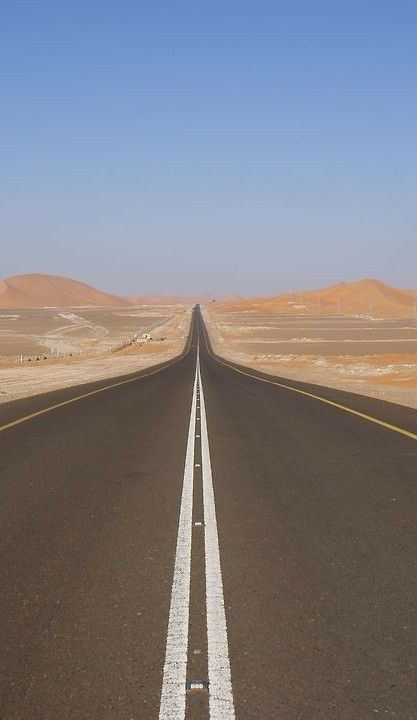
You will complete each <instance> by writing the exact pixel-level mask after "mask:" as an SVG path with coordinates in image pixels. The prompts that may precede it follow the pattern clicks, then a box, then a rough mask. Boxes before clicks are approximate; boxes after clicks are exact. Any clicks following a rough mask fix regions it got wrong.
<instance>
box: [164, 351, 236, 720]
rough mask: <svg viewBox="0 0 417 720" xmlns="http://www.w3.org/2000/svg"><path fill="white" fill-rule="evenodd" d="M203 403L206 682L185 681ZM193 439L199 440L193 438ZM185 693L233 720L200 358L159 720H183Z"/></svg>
mask: <svg viewBox="0 0 417 720" xmlns="http://www.w3.org/2000/svg"><path fill="white" fill-rule="evenodd" d="M198 391H199V395H200V403H201V454H202V478H203V506H204V523H202V522H200V521H196V522H195V523H194V525H195V526H200V525H203V524H204V551H205V571H206V608H207V647H208V671H209V683H208V684H207V682H206V681H205V680H202V681H198V680H197V681H192V680H190V681H187V676H186V673H187V650H188V626H189V609H190V581H191V542H192V525H193V522H192V515H193V481H194V466H195V467H200V465H199V464H198V463H196V464H195V465H194V451H195V445H194V443H195V439H194V434H195V426H196V422H197V420H198V418H197V413H196V410H197V408H196V406H197V393H198ZM196 437H199V435H197V436H196ZM186 689H188V690H203V689H208V690H209V715H210V720H235V711H234V704H233V693H232V682H231V674H230V660H229V648H228V641H227V626H226V613H225V609H224V597H223V580H222V574H221V565H220V551H219V538H218V531H217V520H216V508H215V501H214V490H213V479H212V471H211V461H210V449H209V441H208V432H207V420H206V411H205V403H204V393H203V386H202V382H201V373H200V354H199V348H197V364H196V372H195V378H194V389H193V399H192V403H191V413H190V424H189V428H188V441H187V453H186V459H185V467H184V477H183V489H182V497H181V509H180V519H179V524H178V537H177V548H176V554H175V568H174V579H173V583H172V592H171V606H170V611H169V621H168V633H167V644H166V653H165V664H164V673H163V681H162V692H161V704H160V709H159V720H184V719H185V710H186Z"/></svg>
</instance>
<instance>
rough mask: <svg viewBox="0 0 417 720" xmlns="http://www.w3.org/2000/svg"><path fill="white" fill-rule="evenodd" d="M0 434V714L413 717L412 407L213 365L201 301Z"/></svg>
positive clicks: (32, 718) (8, 422)
mask: <svg viewBox="0 0 417 720" xmlns="http://www.w3.org/2000/svg"><path fill="white" fill-rule="evenodd" d="M255 375H256V377H255ZM104 388H105V389H104ZM290 388H291V389H290ZM51 408H52V409H51ZM0 426H1V427H0V458H1V460H0V462H1V483H0V537H1V554H0V572H1V578H2V590H1V599H0V631H1V632H0V717H1V718H2V720H52V719H53V720H78V719H80V720H139V719H142V718H143V719H144V720H150V719H151V718H155V719H159V720H164V719H167V718H169V719H172V720H180V719H182V718H184V717H186V718H187V720H197V718H199V719H203V718H211V720H234V718H237V719H238V720H257V719H258V718H259V719H263V718H265V719H266V718H268V720H270V719H271V718H274V719H277V720H315V718H320V720H323V719H324V720H327V719H331V718H337V719H341V720H345V719H346V720H357V719H358V718H360V719H362V718H365V719H366V718H375V717H381V718H382V717H384V718H398V719H399V720H411V719H413V718H417V703H416V668H415V664H416V637H417V572H416V568H417V533H416V526H417V474H416V458H417V412H415V411H413V410H411V409H407V408H404V407H400V406H396V405H391V404H389V403H384V402H381V401H377V400H374V399H370V398H364V397H360V396H357V395H351V394H348V393H344V392H339V391H336V390H330V389H328V388H319V387H314V386H308V385H305V384H302V383H296V382H294V381H286V380H281V381H279V380H278V381H277V380H274V379H273V378H268V377H267V376H262V374H260V373H258V374H257V373H255V372H254V371H251V370H245V369H244V368H239V367H237V366H236V367H232V366H231V365H230V364H228V363H224V362H221V361H220V360H219V359H218V358H216V357H214V356H213V353H212V351H211V349H210V347H209V345H208V342H207V336H206V332H205V328H204V326H203V322H202V319H201V315H200V313H199V311H198V310H197V311H196V312H195V314H194V317H193V323H192V331H191V334H190V339H189V344H188V347H187V350H186V352H185V353H184V355H183V357H181V358H180V359H178V360H176V361H174V362H171V363H167V364H166V365H165V366H164V367H163V368H157V369H156V370H155V369H154V370H147V371H144V372H142V373H138V374H137V375H136V376H130V377H125V378H120V379H118V380H114V379H112V380H111V381H108V382H107V383H106V382H104V381H101V382H99V383H93V384H90V385H88V386H87V385H83V386H81V387H79V388H68V389H66V390H61V391H58V392H54V393H49V394H47V395H43V396H37V397H33V398H29V399H25V400H19V401H16V402H13V403H7V404H4V405H2V406H1V408H0Z"/></svg>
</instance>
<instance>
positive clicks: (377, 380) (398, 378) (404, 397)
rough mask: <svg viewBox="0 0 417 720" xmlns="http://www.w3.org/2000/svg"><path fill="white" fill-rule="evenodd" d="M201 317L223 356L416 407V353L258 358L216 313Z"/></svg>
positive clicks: (276, 373)
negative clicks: (230, 333)
mask: <svg viewBox="0 0 417 720" xmlns="http://www.w3.org/2000/svg"><path fill="white" fill-rule="evenodd" d="M203 316H204V320H205V322H206V326H207V328H208V331H209V335H210V340H211V343H212V346H213V349H214V350H215V352H216V353H217V354H218V355H220V356H221V357H224V358H225V359H228V360H231V361H233V362H236V363H239V364H241V365H245V366H247V367H250V368H253V369H254V370H260V371H262V372H265V373H268V374H270V375H273V376H276V377H283V378H287V379H289V380H300V381H302V382H309V383H313V384H316V385H323V386H325V387H331V388H335V389H338V390H347V391H348V392H353V393H357V394H359V395H366V396H369V397H375V398H378V399H381V400H387V401H389V402H393V403H397V404H399V405H405V406H407V407H412V408H416V409H417V362H416V357H415V355H407V354H402V355H398V354H396V355H390V356H387V355H383V356H374V355H363V356H355V357H351V356H347V355H344V356H327V357H320V356H314V355H310V356H303V355H301V354H300V355H291V356H288V355H286V356H277V357H275V358H271V357H268V358H265V357H258V356H255V355H250V354H249V353H247V352H240V351H239V345H238V344H236V343H234V344H233V345H232V343H231V342H230V339H229V338H228V336H227V332H225V331H224V329H223V328H222V326H221V321H220V319H219V318H216V316H215V313H211V312H209V311H208V310H207V308H203Z"/></svg>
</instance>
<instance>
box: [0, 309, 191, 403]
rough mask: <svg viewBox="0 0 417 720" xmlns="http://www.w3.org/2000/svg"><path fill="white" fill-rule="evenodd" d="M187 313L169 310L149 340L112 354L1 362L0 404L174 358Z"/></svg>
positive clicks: (183, 337) (186, 329)
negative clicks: (21, 362)
mask: <svg viewBox="0 0 417 720" xmlns="http://www.w3.org/2000/svg"><path fill="white" fill-rule="evenodd" d="M191 312H192V307H191V306H186V307H182V306H180V307H176V308H175V309H172V308H171V310H170V312H169V315H167V316H166V317H165V318H163V321H162V323H161V324H159V325H157V326H155V324H154V325H153V328H152V330H151V332H149V333H146V335H150V337H148V338H145V337H138V339H137V341H135V342H132V344H131V345H127V346H126V347H123V348H121V349H120V350H116V352H111V353H110V352H106V351H103V352H101V353H95V354H94V355H88V354H87V355H85V356H81V357H71V358H68V357H67V358H59V357H58V358H48V359H47V360H41V361H40V362H36V361H35V362H30V363H29V362H25V363H23V364H19V363H16V362H10V361H9V362H7V360H3V363H0V402H7V401H10V400H16V399H18V398H22V397H28V396H31V395H36V394H39V393H43V392H47V391H50V390H56V389H59V388H63V387H69V386H73V385H80V384H84V383H88V382H90V381H93V380H102V379H103V380H104V379H106V378H112V377H115V376H118V375H123V374H127V373H131V372H135V371H136V370H141V369H143V368H147V367H149V366H151V365H155V364H158V363H160V362H164V361H165V360H169V359H171V358H174V357H175V356H177V355H179V354H180V353H181V352H182V350H183V349H184V346H185V343H186V340H187V337H188V333H189V328H190V319H191ZM148 313H149V310H148ZM148 329H150V328H148Z"/></svg>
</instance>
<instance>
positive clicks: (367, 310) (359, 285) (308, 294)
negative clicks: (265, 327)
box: [213, 279, 417, 318]
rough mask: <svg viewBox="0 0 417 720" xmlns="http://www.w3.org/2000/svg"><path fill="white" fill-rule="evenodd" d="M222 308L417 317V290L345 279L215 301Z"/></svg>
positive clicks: (215, 307)
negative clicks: (309, 287) (269, 294)
mask: <svg viewBox="0 0 417 720" xmlns="http://www.w3.org/2000/svg"><path fill="white" fill-rule="evenodd" d="M213 309H216V310H219V311H221V312H251V313H252V312H253V313H256V314H262V313H265V314H283V315H362V316H369V317H378V318H402V317H413V316H415V314H416V309H417V292H416V291H414V290H399V289H396V288H392V287H390V286H389V285H385V284H384V283H382V282H380V281H379V280H372V279H367V280H359V281H357V282H341V283H339V284H337V285H331V286H330V287H326V288H320V289H318V290H308V291H299V292H296V293H287V294H285V295H276V296H273V297H265V298H253V299H250V300H249V299H248V300H239V301H236V300H231V301H227V302H219V303H215V304H214V308H213Z"/></svg>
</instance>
